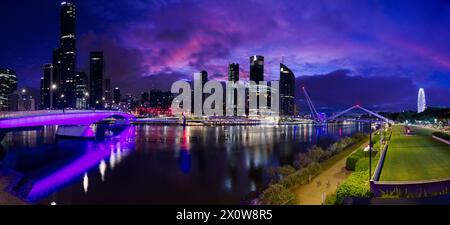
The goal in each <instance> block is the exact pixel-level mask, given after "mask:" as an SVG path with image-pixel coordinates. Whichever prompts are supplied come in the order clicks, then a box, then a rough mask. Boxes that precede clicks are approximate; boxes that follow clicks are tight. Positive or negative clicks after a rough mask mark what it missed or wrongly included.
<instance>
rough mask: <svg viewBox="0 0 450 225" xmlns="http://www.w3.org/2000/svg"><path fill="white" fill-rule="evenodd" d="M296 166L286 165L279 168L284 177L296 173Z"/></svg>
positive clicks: (279, 172)
mask: <svg viewBox="0 0 450 225" xmlns="http://www.w3.org/2000/svg"><path fill="white" fill-rule="evenodd" d="M295 171H296V170H295V168H294V167H293V166H291V165H286V166H282V167H280V168H278V174H279V175H281V176H282V177H287V176H289V175H291V174H293V173H295Z"/></svg>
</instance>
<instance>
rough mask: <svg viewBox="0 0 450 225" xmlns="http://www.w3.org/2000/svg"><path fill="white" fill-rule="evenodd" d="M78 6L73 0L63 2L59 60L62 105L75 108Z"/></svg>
mask: <svg viewBox="0 0 450 225" xmlns="http://www.w3.org/2000/svg"><path fill="white" fill-rule="evenodd" d="M75 16H76V7H75V4H74V2H73V1H72V0H69V1H64V2H62V3H61V12H60V19H61V22H60V23H61V24H60V30H61V35H60V46H59V48H58V51H59V54H58V61H60V68H59V70H58V73H59V81H60V83H59V92H60V93H61V95H60V98H62V99H60V100H61V101H60V102H61V104H62V105H60V107H67V108H74V107H75V99H76V90H75V75H76V55H77V54H76V38H75V33H76V29H75V28H76V25H75V24H76V17H75Z"/></svg>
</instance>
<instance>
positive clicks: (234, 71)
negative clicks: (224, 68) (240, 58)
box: [224, 63, 239, 116]
mask: <svg viewBox="0 0 450 225" xmlns="http://www.w3.org/2000/svg"><path fill="white" fill-rule="evenodd" d="M228 81H229V82H234V83H236V82H237V81H239V64H238V63H231V64H230V65H228ZM226 95H227V97H226V106H227V107H231V108H233V116H234V115H237V100H238V98H237V97H238V96H237V95H238V94H237V89H233V91H232V92H229V91H227V94H226ZM224 109H225V108H224ZM225 113H226V112H225Z"/></svg>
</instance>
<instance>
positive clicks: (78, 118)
mask: <svg viewBox="0 0 450 225" xmlns="http://www.w3.org/2000/svg"><path fill="white" fill-rule="evenodd" d="M108 118H115V119H120V120H124V121H126V122H127V123H128V122H129V121H130V120H134V119H135V117H134V116H133V115H131V114H129V113H125V112H120V111H100V110H49V111H47V110H44V111H31V112H6V113H1V114H0V131H1V130H3V131H7V130H11V129H17V128H30V127H42V126H55V125H57V126H61V129H60V127H58V133H61V132H62V133H63V134H65V133H67V134H75V135H68V136H77V137H80V136H81V137H89V136H92V135H93V134H92V132H93V131H92V129H87V128H89V127H90V126H91V125H93V124H95V123H98V122H100V121H102V120H105V119H108ZM60 131H61V132H60ZM63 136H65V135H63Z"/></svg>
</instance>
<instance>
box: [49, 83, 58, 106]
mask: <svg viewBox="0 0 450 225" xmlns="http://www.w3.org/2000/svg"><path fill="white" fill-rule="evenodd" d="M56 88H57V87H56V84H52V86H51V87H50V109H53V91H54V90H56Z"/></svg>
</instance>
